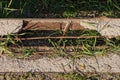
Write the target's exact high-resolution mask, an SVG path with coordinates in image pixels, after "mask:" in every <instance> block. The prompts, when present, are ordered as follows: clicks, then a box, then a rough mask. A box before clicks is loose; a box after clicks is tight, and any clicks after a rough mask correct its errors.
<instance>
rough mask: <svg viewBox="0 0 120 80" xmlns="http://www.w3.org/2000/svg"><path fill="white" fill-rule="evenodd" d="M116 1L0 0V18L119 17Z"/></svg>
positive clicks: (117, 2)
mask: <svg viewBox="0 0 120 80" xmlns="http://www.w3.org/2000/svg"><path fill="white" fill-rule="evenodd" d="M119 3H120V2H119V1H118V0H104V1H100V0H75V1H72V0H59V1H56V0H34V1H33V0H1V1H0V17H41V18H43V17H44V18H47V17H49V18H51V17H52V18H54V17H57V18H63V17H64V18H75V17H76V18H78V17H96V16H101V15H104V16H108V17H120V16H119V14H120V13H119V12H120V4H119Z"/></svg>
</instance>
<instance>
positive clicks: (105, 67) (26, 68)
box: [0, 54, 120, 73]
mask: <svg viewBox="0 0 120 80" xmlns="http://www.w3.org/2000/svg"><path fill="white" fill-rule="evenodd" d="M71 71H80V72H110V73H118V72H120V55H119V54H108V55H106V56H96V57H82V58H80V59H76V60H72V59H65V58H62V57H58V58H48V57H43V58H40V59H36V60H24V59H22V60H21V59H15V58H7V57H0V72H71Z"/></svg>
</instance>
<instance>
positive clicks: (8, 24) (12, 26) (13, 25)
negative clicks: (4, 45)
mask: <svg viewBox="0 0 120 80" xmlns="http://www.w3.org/2000/svg"><path fill="white" fill-rule="evenodd" d="M22 25H23V20H19V19H0V35H1V36H2V35H7V34H11V33H16V32H19V30H20V29H21V28H22Z"/></svg>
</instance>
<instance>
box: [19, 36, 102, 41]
mask: <svg viewBox="0 0 120 80" xmlns="http://www.w3.org/2000/svg"><path fill="white" fill-rule="evenodd" d="M61 38H62V39H79V38H101V36H56V37H31V38H21V39H20V40H35V39H61Z"/></svg>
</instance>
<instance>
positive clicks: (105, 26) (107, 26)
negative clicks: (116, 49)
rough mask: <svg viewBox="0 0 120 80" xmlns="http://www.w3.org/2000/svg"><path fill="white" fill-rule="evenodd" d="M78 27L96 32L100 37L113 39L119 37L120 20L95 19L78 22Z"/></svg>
mask: <svg viewBox="0 0 120 80" xmlns="http://www.w3.org/2000/svg"><path fill="white" fill-rule="evenodd" d="M80 25H82V26H84V27H85V28H88V29H93V30H96V31H98V32H99V33H100V34H101V35H102V36H105V37H107V38H113V37H117V36H120V19H110V18H102V17H101V18H95V19H85V20H81V21H80Z"/></svg>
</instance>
